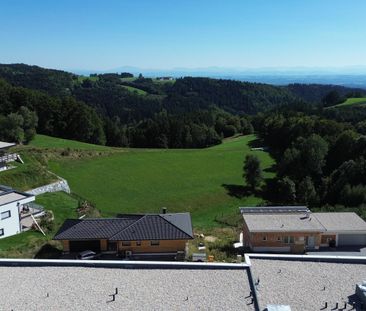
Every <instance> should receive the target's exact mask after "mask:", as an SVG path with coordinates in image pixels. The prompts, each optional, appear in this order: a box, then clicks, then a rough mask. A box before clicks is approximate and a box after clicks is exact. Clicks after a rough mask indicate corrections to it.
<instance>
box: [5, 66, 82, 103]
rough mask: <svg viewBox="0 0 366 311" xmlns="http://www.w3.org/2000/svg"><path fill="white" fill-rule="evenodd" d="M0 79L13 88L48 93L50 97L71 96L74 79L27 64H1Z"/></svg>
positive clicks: (63, 72) (63, 73)
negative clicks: (19, 87) (24, 88)
mask: <svg viewBox="0 0 366 311" xmlns="http://www.w3.org/2000/svg"><path fill="white" fill-rule="evenodd" d="M0 78H3V79H4V80H6V81H8V82H9V83H10V84H12V85H13V86H22V87H26V88H29V89H35V90H41V91H46V92H47V93H48V94H50V95H56V96H60V95H70V94H71V90H72V89H73V85H74V79H77V76H75V75H74V74H72V73H69V72H65V71H61V70H55V69H46V68H41V67H38V66H29V65H25V64H11V65H4V64H0Z"/></svg>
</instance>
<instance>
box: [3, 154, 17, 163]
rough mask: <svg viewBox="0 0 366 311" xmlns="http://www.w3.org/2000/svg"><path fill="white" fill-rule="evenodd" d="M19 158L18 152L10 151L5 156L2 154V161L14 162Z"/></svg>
mask: <svg viewBox="0 0 366 311" xmlns="http://www.w3.org/2000/svg"><path fill="white" fill-rule="evenodd" d="M17 159H18V155H17V154H16V153H8V154H5V155H3V156H0V162H12V161H16V160H17Z"/></svg>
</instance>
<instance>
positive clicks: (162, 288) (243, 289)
mask: <svg viewBox="0 0 366 311" xmlns="http://www.w3.org/2000/svg"><path fill="white" fill-rule="evenodd" d="M0 280H1V281H2V284H6V286H2V289H1V291H0V301H1V308H2V309H4V310H12V309H14V310H29V309H32V310H197V309H200V310H251V311H253V310H255V309H254V305H253V304H250V302H251V301H250V299H248V298H245V297H247V296H249V293H250V287H249V280H248V274H247V269H240V270H239V269H235V270H234V269H204V270H203V269H159V268H157V269H152V268H146V269H129V268H92V267H20V266H16V267H0ZM116 287H117V288H118V291H119V293H118V295H116V299H115V301H114V302H108V301H110V300H111V297H110V296H109V295H111V294H113V293H114V292H115V288H116ZM47 295H48V296H47Z"/></svg>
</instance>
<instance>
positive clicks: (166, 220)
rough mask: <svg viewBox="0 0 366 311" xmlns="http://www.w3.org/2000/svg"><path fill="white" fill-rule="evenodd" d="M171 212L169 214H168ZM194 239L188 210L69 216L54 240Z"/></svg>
mask: <svg viewBox="0 0 366 311" xmlns="http://www.w3.org/2000/svg"><path fill="white" fill-rule="evenodd" d="M169 215H170V216H169ZM192 238H193V231H192V224H191V217H190V214H189V213H177V214H161V215H159V214H147V215H119V217H118V218H110V219H103V218H100V219H68V220H66V221H65V222H64V224H63V225H62V227H61V228H60V230H59V231H58V232H57V233H56V235H55V237H54V240H91V239H108V240H112V241H137V240H186V239H192Z"/></svg>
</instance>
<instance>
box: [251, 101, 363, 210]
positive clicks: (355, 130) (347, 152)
mask: <svg viewBox="0 0 366 311" xmlns="http://www.w3.org/2000/svg"><path fill="white" fill-rule="evenodd" d="M325 111H326V112H324V111H320V112H319V111H318V110H317V109H315V108H314V109H313V111H312V112H309V111H307V112H306V113H305V112H301V111H296V110H292V109H291V108H290V107H282V108H281V109H276V110H275V111H271V112H268V113H265V114H258V115H257V116H256V117H255V118H254V120H253V124H254V127H255V129H256V132H257V134H258V136H259V139H260V140H261V141H262V144H264V145H265V146H267V147H269V150H270V152H271V154H272V155H273V156H274V158H275V159H276V162H277V165H276V166H275V167H274V168H273V169H274V171H275V172H276V173H277V174H276V175H277V177H276V178H275V179H272V180H269V181H267V182H266V183H265V186H264V188H263V191H264V196H266V198H267V200H268V201H270V202H272V203H275V204H294V203H298V204H308V205H310V206H325V207H326V209H329V206H338V207H340V208H342V206H343V207H353V208H355V209H356V210H357V209H360V210H359V212H360V213H361V214H363V215H364V216H366V211H365V210H364V205H365V204H366V136H365V133H366V122H365V121H364V120H365V117H366V109H365V108H364V107H354V108H350V107H349V108H342V109H340V114H341V113H343V114H344V115H346V119H347V122H344V120H342V119H339V118H338V116H339V115H338V114H335V115H332V114H329V113H328V112H327V109H325ZM350 111H351V112H350ZM331 115H332V116H333V117H334V118H330V116H331Z"/></svg>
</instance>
